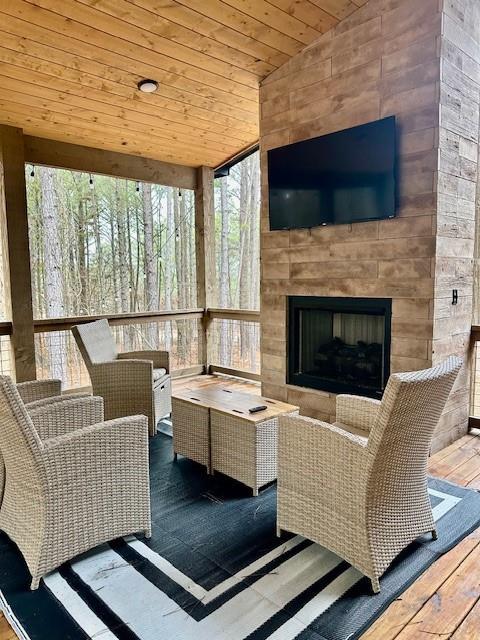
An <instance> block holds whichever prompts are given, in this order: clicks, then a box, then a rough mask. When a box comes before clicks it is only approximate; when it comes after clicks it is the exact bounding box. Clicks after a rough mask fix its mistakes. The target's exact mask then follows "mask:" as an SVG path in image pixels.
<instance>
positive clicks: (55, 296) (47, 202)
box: [38, 167, 67, 380]
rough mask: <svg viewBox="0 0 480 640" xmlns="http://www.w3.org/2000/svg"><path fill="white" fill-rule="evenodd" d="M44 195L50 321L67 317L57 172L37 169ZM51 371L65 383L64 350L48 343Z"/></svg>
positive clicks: (45, 254) (48, 169) (44, 239)
mask: <svg viewBox="0 0 480 640" xmlns="http://www.w3.org/2000/svg"><path fill="white" fill-rule="evenodd" d="M38 172H39V177H40V188H41V194H42V207H41V210H42V223H43V268H44V273H45V288H44V291H45V308H46V312H47V317H49V318H58V317H62V316H64V315H65V306H64V300H63V281H62V270H61V265H62V247H61V243H60V228H59V218H58V204H57V194H56V191H55V169H51V168H49V167H39V168H38ZM48 350H49V361H50V371H49V375H51V376H52V377H54V378H60V379H61V380H66V374H67V372H66V360H65V350H64V349H63V348H60V349H59V348H58V347H56V346H55V345H52V344H51V343H50V342H48Z"/></svg>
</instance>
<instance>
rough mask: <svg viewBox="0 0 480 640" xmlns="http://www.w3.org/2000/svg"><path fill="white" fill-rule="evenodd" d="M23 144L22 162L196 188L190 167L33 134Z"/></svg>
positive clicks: (195, 181) (194, 176)
mask: <svg viewBox="0 0 480 640" xmlns="http://www.w3.org/2000/svg"><path fill="white" fill-rule="evenodd" d="M24 146H25V161H26V162H29V163H32V164H39V165H46V166H50V167H57V168H62V169H73V170H75V171H85V172H88V173H100V174H102V175H107V176H114V177H116V178H126V179H127V180H139V181H140V182H152V183H155V184H162V185H166V186H170V187H178V188H180V189H195V188H196V186H197V171H196V169H194V168H192V167H185V166H181V165H178V164H173V163H169V162H161V161H159V160H154V159H152V158H140V157H138V156H132V155H129V154H126V153H117V152H115V151H105V150H103V149H93V148H89V147H84V146H80V145H75V144H68V143H65V142H54V141H52V140H45V139H43V138H38V137H34V136H25V137H24Z"/></svg>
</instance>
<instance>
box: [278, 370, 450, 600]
mask: <svg viewBox="0 0 480 640" xmlns="http://www.w3.org/2000/svg"><path fill="white" fill-rule="evenodd" d="M461 365H462V361H461V360H460V359H459V358H455V357H450V358H448V359H447V360H445V361H444V362H443V363H442V364H439V365H438V366H436V367H432V368H431V369H425V370H424V371H413V372H411V373H395V374H393V375H391V376H390V379H389V381H388V384H387V387H386V389H385V392H384V395H383V399H382V401H381V402H380V401H378V400H372V399H369V398H363V397H356V396H350V395H339V396H337V416H336V419H337V422H335V423H334V424H327V423H325V422H320V421H317V420H313V419H311V418H307V417H292V416H281V417H280V418H279V443H278V515H277V534H278V535H280V534H281V531H282V530H285V531H291V532H293V533H296V534H299V535H302V536H304V537H305V538H308V539H310V540H313V541H314V542H317V543H318V544H320V545H322V546H324V547H326V548H327V549H329V550H331V551H333V552H334V553H336V554H337V555H339V556H340V557H341V558H344V559H345V560H347V561H348V562H349V563H350V564H351V565H352V566H354V567H356V568H357V569H358V570H359V571H361V572H362V573H363V574H364V575H365V576H367V577H368V578H370V580H371V583H372V588H373V591H374V593H378V592H379V591H380V582H379V578H380V576H382V574H383V573H384V572H385V570H386V569H387V568H388V566H389V565H390V563H391V562H392V560H393V559H394V558H395V557H396V556H397V555H398V554H399V553H400V551H402V549H404V548H405V547H406V546H407V545H408V544H410V543H411V542H413V540H415V539H416V538H417V537H418V536H421V535H422V534H424V533H427V532H431V533H432V535H433V537H434V538H436V531H435V522H434V520H433V516H432V508H431V505H430V500H429V497H428V493H427V461H428V455H429V449H430V445H431V441H432V436H433V433H434V430H435V428H436V426H437V424H438V421H439V418H440V416H441V414H442V411H443V409H444V407H445V403H446V401H447V399H448V396H449V394H450V391H451V389H452V387H453V384H454V382H455V379H456V377H457V374H458V371H459V370H460V367H461Z"/></svg>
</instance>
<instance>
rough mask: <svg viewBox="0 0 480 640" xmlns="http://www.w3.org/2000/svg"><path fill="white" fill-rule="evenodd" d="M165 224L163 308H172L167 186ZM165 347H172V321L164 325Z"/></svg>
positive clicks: (172, 235) (170, 217)
mask: <svg viewBox="0 0 480 640" xmlns="http://www.w3.org/2000/svg"><path fill="white" fill-rule="evenodd" d="M166 195H167V224H166V228H167V229H166V230H167V235H166V240H165V248H164V258H165V263H164V264H165V276H164V282H165V309H166V310H167V311H171V310H172V288H173V270H172V259H173V256H172V243H175V224H174V219H173V194H172V189H170V188H167V194H166ZM165 347H166V349H168V350H170V349H171V348H172V323H171V322H168V323H167V326H166V327H165Z"/></svg>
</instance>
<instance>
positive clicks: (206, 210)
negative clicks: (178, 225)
mask: <svg viewBox="0 0 480 640" xmlns="http://www.w3.org/2000/svg"><path fill="white" fill-rule="evenodd" d="M213 180H214V177H213V170H212V169H209V168H208V167H200V168H199V169H198V171H197V188H196V190H195V258H196V263H197V307H203V308H204V309H206V308H207V307H208V306H211V305H212V303H213V301H214V295H215V279H216V270H215V207H214V193H213ZM208 326H209V319H208V316H207V315H205V318H204V321H203V324H202V327H201V330H200V332H199V336H198V345H199V347H198V348H199V358H200V362H202V363H204V364H205V365H206V367H207V370H208V365H209V363H210V353H209V347H208Z"/></svg>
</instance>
